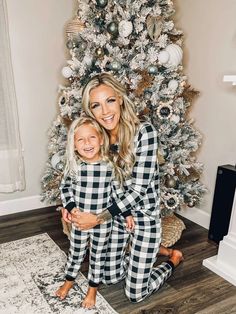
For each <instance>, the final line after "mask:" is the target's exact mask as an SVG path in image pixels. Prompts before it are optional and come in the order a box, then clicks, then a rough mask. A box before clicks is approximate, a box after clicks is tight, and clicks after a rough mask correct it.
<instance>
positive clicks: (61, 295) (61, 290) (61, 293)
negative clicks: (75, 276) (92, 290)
mask: <svg viewBox="0 0 236 314" xmlns="http://www.w3.org/2000/svg"><path fill="white" fill-rule="evenodd" d="M73 284H74V281H69V280H66V281H65V282H64V284H63V285H62V286H60V288H59V289H58V290H57V291H56V292H55V295H56V296H57V297H59V298H60V299H61V300H63V299H65V297H66V296H67V294H68V292H69V290H70V289H71V288H72V287H73Z"/></svg>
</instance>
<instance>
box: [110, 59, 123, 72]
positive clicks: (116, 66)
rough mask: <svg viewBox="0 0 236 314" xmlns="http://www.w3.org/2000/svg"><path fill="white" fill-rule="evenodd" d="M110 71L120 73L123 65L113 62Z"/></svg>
mask: <svg viewBox="0 0 236 314" xmlns="http://www.w3.org/2000/svg"><path fill="white" fill-rule="evenodd" d="M110 69H111V70H113V71H119V70H120V69H121V63H120V62H119V61H112V62H111V64H110Z"/></svg>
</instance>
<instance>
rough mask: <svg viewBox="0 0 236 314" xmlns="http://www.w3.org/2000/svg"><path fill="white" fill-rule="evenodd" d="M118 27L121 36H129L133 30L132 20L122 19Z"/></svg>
mask: <svg viewBox="0 0 236 314" xmlns="http://www.w3.org/2000/svg"><path fill="white" fill-rule="evenodd" d="M118 29H119V35H120V36H121V37H128V36H129V35H130V34H131V33H132V31H133V24H132V22H130V21H121V22H120V23H119V27H118Z"/></svg>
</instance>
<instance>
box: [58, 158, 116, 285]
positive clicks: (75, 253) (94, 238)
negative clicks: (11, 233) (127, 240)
mask: <svg viewBox="0 0 236 314" xmlns="http://www.w3.org/2000/svg"><path fill="white" fill-rule="evenodd" d="M112 178H113V176H112V169H111V167H110V165H109V164H107V163H106V162H103V161H102V162H99V163H91V164H87V163H85V162H82V163H81V164H80V165H78V172H77V174H76V176H75V177H73V178H72V177H70V176H67V177H65V178H63V180H62V182H61V186H60V190H61V199H62V203H63V206H64V207H65V208H66V209H67V210H68V211H71V210H72V209H73V208H74V207H76V208H79V209H80V210H81V211H83V212H90V213H93V214H99V213H101V212H102V211H103V210H104V209H105V208H107V207H108V206H109V204H110V203H109V202H110V199H111V181H112ZM111 225H112V224H111V220H110V221H108V222H105V223H103V224H101V225H98V226H95V227H94V228H92V229H90V230H88V231H81V230H78V229H77V228H76V227H75V226H74V225H72V229H71V240H70V250H69V256H68V259H67V264H66V268H65V274H66V279H67V280H74V279H75V278H76V276H77V274H78V271H79V269H80V266H81V263H82V262H83V260H84V257H85V254H86V250H87V248H88V242H89V243H90V261H89V273H88V280H89V285H90V286H92V287H97V286H98V285H99V283H100V282H101V280H102V276H103V268H104V262H105V258H106V251H107V244H108V239H109V236H110V232H111Z"/></svg>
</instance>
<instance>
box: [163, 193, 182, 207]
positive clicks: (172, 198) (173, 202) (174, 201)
mask: <svg viewBox="0 0 236 314" xmlns="http://www.w3.org/2000/svg"><path fill="white" fill-rule="evenodd" d="M164 204H165V206H166V208H168V209H170V210H174V209H176V208H177V207H178V205H179V198H178V196H177V195H176V194H171V193H168V195H167V197H166V198H165V200H164Z"/></svg>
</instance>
